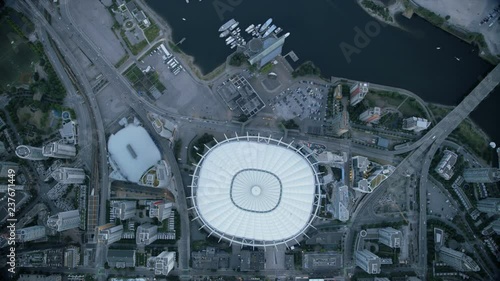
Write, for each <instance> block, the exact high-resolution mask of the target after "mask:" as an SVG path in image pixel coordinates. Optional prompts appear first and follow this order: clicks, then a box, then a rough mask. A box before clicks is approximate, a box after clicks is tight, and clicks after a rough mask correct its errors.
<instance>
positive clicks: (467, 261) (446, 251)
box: [439, 247, 480, 271]
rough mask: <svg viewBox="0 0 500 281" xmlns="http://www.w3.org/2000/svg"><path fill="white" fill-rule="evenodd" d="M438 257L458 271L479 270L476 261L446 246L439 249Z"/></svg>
mask: <svg viewBox="0 0 500 281" xmlns="http://www.w3.org/2000/svg"><path fill="white" fill-rule="evenodd" d="M439 259H440V260H441V261H442V262H444V263H446V264H447V265H449V266H451V267H453V268H454V269H456V270H458V271H479V270H480V268H479V266H478V265H477V263H476V262H475V261H474V260H473V259H472V258H471V257H469V256H467V255H466V254H464V253H462V252H459V251H455V250H453V249H450V248H447V247H441V249H440V250H439Z"/></svg>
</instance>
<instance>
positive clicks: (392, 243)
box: [378, 227, 403, 248]
mask: <svg viewBox="0 0 500 281" xmlns="http://www.w3.org/2000/svg"><path fill="white" fill-rule="evenodd" d="M378 235H379V238H378V241H379V242H380V243H382V244H384V245H387V246H389V247H391V248H401V240H402V239H403V234H402V233H401V231H399V230H397V229H394V228H392V227H386V228H380V229H379V230H378Z"/></svg>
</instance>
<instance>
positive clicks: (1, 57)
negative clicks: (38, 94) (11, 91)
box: [0, 18, 38, 88]
mask: <svg viewBox="0 0 500 281" xmlns="http://www.w3.org/2000/svg"><path fill="white" fill-rule="evenodd" d="M0 50H2V52H1V54H0V86H1V87H3V88H7V87H12V86H19V85H23V84H29V83H30V81H31V78H32V76H33V67H32V66H33V65H34V63H35V62H37V61H38V56H37V55H36V54H35V52H33V50H32V49H31V48H30V46H29V45H28V44H27V43H26V42H25V39H24V38H22V37H20V36H19V35H18V34H17V33H16V32H15V31H14V30H13V29H12V27H11V26H10V25H9V24H8V23H7V21H6V19H5V18H3V19H2V20H0Z"/></svg>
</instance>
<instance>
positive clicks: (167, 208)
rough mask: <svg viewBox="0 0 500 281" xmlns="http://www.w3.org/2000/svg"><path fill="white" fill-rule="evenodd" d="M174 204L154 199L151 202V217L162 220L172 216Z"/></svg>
mask: <svg viewBox="0 0 500 281" xmlns="http://www.w3.org/2000/svg"><path fill="white" fill-rule="evenodd" d="M172 206H173V204H172V202H165V201H163V200H160V201H153V202H151V203H150V204H149V217H150V218H158V221H160V222H161V221H163V220H164V219H167V218H168V217H169V216H170V212H172Z"/></svg>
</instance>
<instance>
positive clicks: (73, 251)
mask: <svg viewBox="0 0 500 281" xmlns="http://www.w3.org/2000/svg"><path fill="white" fill-rule="evenodd" d="M79 264H80V248H79V247H75V246H70V247H67V248H66V249H64V267H70V268H75V267H77V266H78V265H79Z"/></svg>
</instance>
